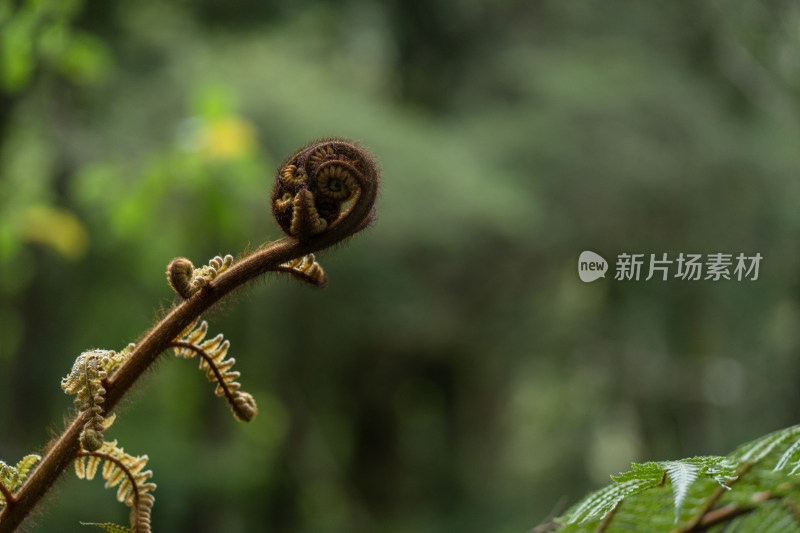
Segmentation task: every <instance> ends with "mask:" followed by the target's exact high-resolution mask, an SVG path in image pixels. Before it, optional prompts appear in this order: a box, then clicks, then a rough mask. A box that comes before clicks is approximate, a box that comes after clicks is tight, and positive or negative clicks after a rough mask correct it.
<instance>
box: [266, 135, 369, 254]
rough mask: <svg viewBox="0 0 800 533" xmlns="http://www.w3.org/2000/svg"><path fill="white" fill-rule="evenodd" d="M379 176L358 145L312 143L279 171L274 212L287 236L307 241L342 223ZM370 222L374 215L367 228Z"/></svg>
mask: <svg viewBox="0 0 800 533" xmlns="http://www.w3.org/2000/svg"><path fill="white" fill-rule="evenodd" d="M378 177H379V169H378V165H377V163H376V162H375V159H374V158H373V157H372V155H371V154H370V153H369V152H368V151H367V150H366V149H365V148H363V147H362V146H359V145H358V144H356V143H355V142H353V141H350V140H347V139H322V140H319V141H316V142H313V143H311V144H309V145H307V146H304V147H303V148H301V149H300V150H298V151H297V152H296V153H295V154H294V155H293V156H291V157H290V158H289V159H288V160H287V161H286V162H285V163H284V164H283V165H281V166H280V168H279V169H278V172H277V174H276V176H275V187H274V188H273V191H272V214H273V215H274V217H275V220H276V221H277V222H278V225H279V226H280V227H281V229H282V230H283V231H284V233H286V234H287V235H289V236H292V237H294V238H296V239H297V240H298V241H300V242H306V241H308V240H309V239H310V238H311V237H313V236H314V235H318V234H320V233H323V232H325V231H327V230H330V229H332V227H333V226H335V225H336V223H337V222H339V221H340V220H342V219H344V218H345V216H347V215H348V214H349V212H350V210H351V209H352V207H353V206H354V205H355V203H356V202H357V201H358V198H359V195H361V193H362V191H363V190H364V189H365V188H366V187H371V188H373V189H374V188H375V187H376V185H377V182H378ZM370 219H371V216H370V217H368V219H367V220H365V222H364V224H363V226H366V224H367V223H369V220H370ZM359 229H360V228H359Z"/></svg>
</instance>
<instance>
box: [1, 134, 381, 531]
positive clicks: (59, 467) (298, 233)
mask: <svg viewBox="0 0 800 533" xmlns="http://www.w3.org/2000/svg"><path fill="white" fill-rule="evenodd" d="M292 166H294V168H290V167H292ZM327 168H329V170H325V169H327ZM378 184H379V169H378V166H377V164H376V163H375V160H374V158H373V157H372V156H371V155H370V154H369V152H368V151H367V150H366V149H364V148H363V147H361V146H360V145H358V144H357V143H355V142H353V141H349V140H347V139H324V140H321V141H316V142H314V143H311V144H310V145H308V146H306V147H303V148H301V149H300V150H299V151H298V152H297V153H295V154H294V155H293V156H292V157H290V158H289V160H288V161H287V162H286V163H285V164H284V165H282V166H281V168H279V170H278V174H277V176H276V180H275V189H274V191H273V193H272V199H271V206H272V210H273V213H274V215H275V219H276V220H277V221H278V224H279V225H280V226H281V229H282V230H283V231H284V232H285V233H286V234H287V235H288V238H284V239H280V240H278V241H275V242H273V243H270V244H265V245H264V246H262V247H260V248H259V249H258V250H256V251H255V252H253V253H251V254H249V255H246V256H245V257H243V258H242V259H240V260H239V261H237V262H235V263H234V262H233V261H232V258H231V260H229V261H226V260H223V261H222V263H220V264H219V265H218V266H217V265H214V264H211V263H210V264H209V267H210V268H209V269H208V270H206V271H205V272H204V271H203V268H205V267H202V268H201V269H195V268H194V266H193V265H192V263H191V262H190V261H189V260H188V259H184V258H178V259H176V260H174V261H173V262H172V263H171V264H170V268H169V269H168V279H169V281H170V285H171V286H172V287H173V289H174V290H175V291H176V292H177V293H178V294H179V295H180V296H181V298H180V299H177V300H176V301H175V305H174V307H173V308H172V310H171V311H170V313H169V314H168V315H167V316H165V317H164V318H162V319H161V320H160V321H159V322H158V323H157V324H156V325H155V326H154V327H153V328H152V329H151V330H150V331H149V332H148V333H147V334H146V335H145V336H144V337H143V338H142V339H141V340H140V341H139V342H138V343H137V344H136V346H135V347H134V348H132V349H131V350H130V351H129V352H128V353H127V354H126V355H128V357H127V358H126V359H125V361H124V362H122V363H121V365H120V366H119V368H117V369H116V370H115V371H114V372H113V374H110V370H111V369H104V371H105V373H106V377H99V380H98V379H97V377H98V376H100V370H98V371H97V372H94V370H92V377H91V381H90V382H91V383H92V386H91V387H90V389H87V391H88V393H89V394H88V395H87V398H88V400H87V401H86V408H85V409H82V411H81V413H79V415H78V416H77V417H75V418H74V419H73V420H72V421H71V422H70V423H69V424H68V426H67V427H66V428H65V429H64V431H63V432H62V434H61V435H60V436H59V437H58V438H57V439H56V440H55V441H54V442H53V443H52V445H51V446H50V447H49V449H48V451H47V453H46V454H45V456H44V457H43V458H42V460H41V462H40V463H39V465H38V466H37V467H36V468H35V469H34V470H33V471H32V472H31V474H30V475H29V476H28V477H27V479H25V481H24V482H23V483H22V484H21V485H19V490H18V491H16V492H15V493H14V495H13V496H14V501H13V503H14V505H5V506H3V507H1V508H0V533H10V532H12V531H15V530H16V528H17V527H18V526H19V525H20V524H21V523H22V522H23V520H24V519H25V517H26V516H28V514H29V513H30V511H31V510H32V509H33V508H34V506H36V504H37V503H38V502H39V501H41V499H42V498H43V496H44V495H45V494H46V492H47V491H48V490H49V489H50V487H51V486H52V485H53V484H54V483H55V481H56V479H57V478H58V476H59V475H60V474H61V473H62V472H63V471H64V469H65V467H66V465H68V464H69V462H70V460H72V459H75V458H76V457H78V456H79V455H82V456H85V455H87V454H97V453H101V451H102V450H103V449H104V448H103V446H105V445H106V444H107V443H104V442H100V441H99V438H100V436H99V435H97V434H91V433H88V431H89V430H92V431H95V432H97V431H98V430H97V429H96V427H97V426H98V425H100V422H99V421H98V420H95V419H94V416H95V415H99V416H103V414H105V413H109V412H110V411H111V410H112V409H113V408H114V407H115V406H116V404H117V403H119V401H120V400H121V399H122V398H123V397H124V396H125V395H126V394H127V392H128V391H129V390H130V389H131V387H132V386H133V385H134V383H135V382H136V381H137V380H138V379H139V378H140V377H141V376H142V375H143V374H144V373H145V372H146V371H147V370H148V369H149V368H150V367H151V365H152V364H153V363H154V362H155V360H156V359H157V358H158V357H159V355H160V354H161V353H162V352H164V351H165V350H166V349H168V348H170V347H171V346H172V343H173V342H175V340H176V339H177V338H178V337H180V336H181V332H183V331H185V330H186V328H187V327H189V326H190V325H191V324H192V323H194V322H196V321H197V320H198V318H199V317H200V316H201V315H202V314H203V313H204V312H205V311H206V310H208V309H209V308H210V307H212V306H213V305H214V304H216V303H217V302H219V301H220V300H222V299H223V298H224V297H225V296H227V295H228V294H230V293H231V292H232V291H234V290H236V289H237V288H239V287H241V286H243V285H244V284H246V283H248V282H249V281H251V280H253V279H255V278H256V277H258V276H260V275H262V274H264V273H266V272H270V271H285V272H289V273H290V274H293V275H294V277H298V278H301V279H304V280H305V281H309V282H313V283H314V284H315V285H321V284H322V282H323V281H324V273H323V272H322V270H321V268H319V265H318V264H317V263H316V262H315V261H311V262H310V263H309V261H308V260H304V259H300V262H297V259H298V258H303V257H304V256H308V255H309V254H312V253H314V252H318V251H320V250H323V249H325V248H328V247H330V246H333V245H335V244H337V243H339V242H342V241H344V240H345V239H347V238H349V237H351V236H353V235H354V234H356V233H358V232H359V231H361V230H363V229H364V228H366V227H367V226H368V225H369V224H370V223H371V222H372V221H373V220H374V218H375V211H374V205H375V201H376V199H377V192H378ZM292 226H294V229H292ZM226 259H227V258H226ZM304 261H305V262H304ZM314 265H316V267H317V268H314ZM218 267H219V268H218ZM212 268H213V269H214V272H211V269H212ZM198 270H200V272H197V271H198ZM196 274H199V277H197V276H196ZM204 274H205V275H204ZM305 278H308V279H305ZM201 357H202V355H201ZM90 367H91V365H90ZM92 368H94V367H92ZM96 383H99V386H97V385H96ZM100 387H102V388H103V389H104V391H105V394H103V393H101V392H100ZM98 394H99V395H100V398H101V399H102V400H103V402H100V401H99V400H98V399H95V398H96V396H97V395H98ZM242 394H244V393H242ZM245 403H246V402H245ZM82 404H83V403H82ZM82 404H81V405H82ZM101 404H102V405H101ZM97 406H100V409H96V407H97ZM111 420H112V418H111V417H110V416H108V417H106V418H105V419H104V422H103V423H102V425H101V426H100V427H101V428H103V429H104V428H107V427H108V425H109V422H110V421H111ZM99 431H100V435H102V429H100V430H99ZM93 437H96V438H93ZM98 442H100V444H101V446H100V448H98V450H99V451H94V452H92V451H88V450H87V449H86V448H85V447H84V446H85V445H86V444H88V446H89V447H93V446H96V445H97V444H98ZM0 492H2V494H3V496H6V492H8V494H9V495H10V494H11V493H10V492H9V491H8V490H7V489H6V490H5V491H2V490H0ZM145 496H147V494H146V495H145ZM114 527H116V526H114ZM107 530H111V529H107ZM113 530H115V531H116V530H117V529H113ZM119 530H121V529H119Z"/></svg>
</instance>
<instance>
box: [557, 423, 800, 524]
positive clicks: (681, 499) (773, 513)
mask: <svg viewBox="0 0 800 533" xmlns="http://www.w3.org/2000/svg"><path fill="white" fill-rule="evenodd" d="M798 471H800V426H793V427H790V428H787V429H784V430H781V431H776V432H773V433H770V434H768V435H766V436H764V437H761V438H759V439H756V440H754V441H753V442H750V443H747V444H745V445H742V446H740V447H739V448H738V449H737V450H736V451H735V452H733V453H731V454H730V455H728V456H727V457H693V458H689V459H683V460H680V461H663V462H653V463H645V464H640V465H639V464H634V465H633V468H632V470H631V471H630V472H627V473H625V474H622V475H620V476H616V477H613V478H612V479H613V480H614V484H612V485H610V486H608V487H605V488H603V489H600V490H599V491H597V492H595V493H593V494H590V495H589V496H588V497H586V498H585V499H584V500H583V501H581V502H579V503H578V504H576V505H575V506H573V507H572V508H571V509H569V510H568V511H567V512H566V513H565V514H564V515H563V516H561V517H559V518H558V519H556V521H557V522H558V523H560V524H561V525H562V528H561V529H560V530H559V531H562V532H565V533H566V532H589V531H602V532H606V533H611V532H617V531H619V532H622V531H648V532H653V533H657V532H665V533H666V532H675V533H688V532H690V531H710V532H721V531H723V530H724V531H726V532H727V531H735V532H737V533H763V532H772V533H778V532H780V533H783V532H795V531H796V532H797V533H800V476H798V475H797V473H798Z"/></svg>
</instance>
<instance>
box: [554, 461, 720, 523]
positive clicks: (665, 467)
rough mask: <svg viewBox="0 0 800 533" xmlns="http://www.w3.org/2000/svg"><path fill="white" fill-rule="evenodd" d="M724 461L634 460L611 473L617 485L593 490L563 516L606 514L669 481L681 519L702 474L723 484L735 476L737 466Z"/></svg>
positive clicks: (568, 519)
mask: <svg viewBox="0 0 800 533" xmlns="http://www.w3.org/2000/svg"><path fill="white" fill-rule="evenodd" d="M724 461H725V458H724V457H692V458H690V459H684V460H681V461H662V462H649V463H643V464H638V463H633V464H632V465H631V470H630V471H629V472H625V473H623V474H620V475H618V476H611V479H612V480H614V484H613V485H609V486H608V487H605V488H604V489H601V490H599V491H597V492H595V493H593V494H590V495H589V496H588V497H587V498H586V499H584V500H583V501H582V502H580V503H579V504H578V505H576V506H574V507H573V508H572V509H570V510H569V511H567V513H566V514H564V516H562V517H561V518H559V520H560V521H562V522H563V523H565V524H575V523H583V522H586V521H588V520H591V519H593V518H598V517H599V518H603V517H605V516H606V515H607V514H608V513H609V512H611V511H612V510H613V509H614V508H615V507H616V506H617V505H618V504H619V503H620V502H621V501H623V500H624V499H625V498H628V497H630V496H633V495H635V494H638V493H640V492H643V491H645V490H648V489H652V488H654V487H661V486H665V484H666V483H667V481H669V484H670V485H671V487H672V494H673V506H674V509H675V518H674V522H677V521H678V519H679V517H680V515H681V511H682V508H683V504H684V501H685V500H686V497H687V494H688V493H689V488H690V487H691V486H692V484H693V483H694V482H695V481H697V479H698V478H699V477H706V478H711V479H713V480H714V481H716V482H717V483H718V484H719V485H721V486H725V481H726V480H727V479H730V478H733V477H734V471H733V470H729V469H726V468H725V467H724V466H722V465H723V462H724Z"/></svg>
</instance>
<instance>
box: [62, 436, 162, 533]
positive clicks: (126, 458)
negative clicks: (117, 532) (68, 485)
mask: <svg viewBox="0 0 800 533" xmlns="http://www.w3.org/2000/svg"><path fill="white" fill-rule="evenodd" d="M147 459H148V457H147V455H142V456H139V457H135V456H132V455H129V454H127V453H125V451H124V450H123V449H122V448H118V447H117V441H112V442H105V443H103V445H102V447H101V448H100V449H99V450H97V451H92V452H88V451H82V452H78V458H77V459H75V474H76V475H77V476H78V478H80V479H94V476H95V475H96V474H97V470H98V468H99V466H100V464H101V463H102V465H103V469H102V476H103V479H105V480H106V483H105V488H107V489H108V488H113V487H117V501H119V502H122V503H125V505H127V506H129V507H131V529H130V531H132V532H133V533H150V513H151V511H152V508H153V502H154V501H155V499H154V498H153V495H152V494H151V491H153V490H155V489H156V484H155V483H153V482H151V481H149V479H150V478H151V477H152V476H153V472H152V471H151V470H144V467H145V465H146V464H147ZM112 525H113V524H112ZM117 527H118V526H117Z"/></svg>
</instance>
